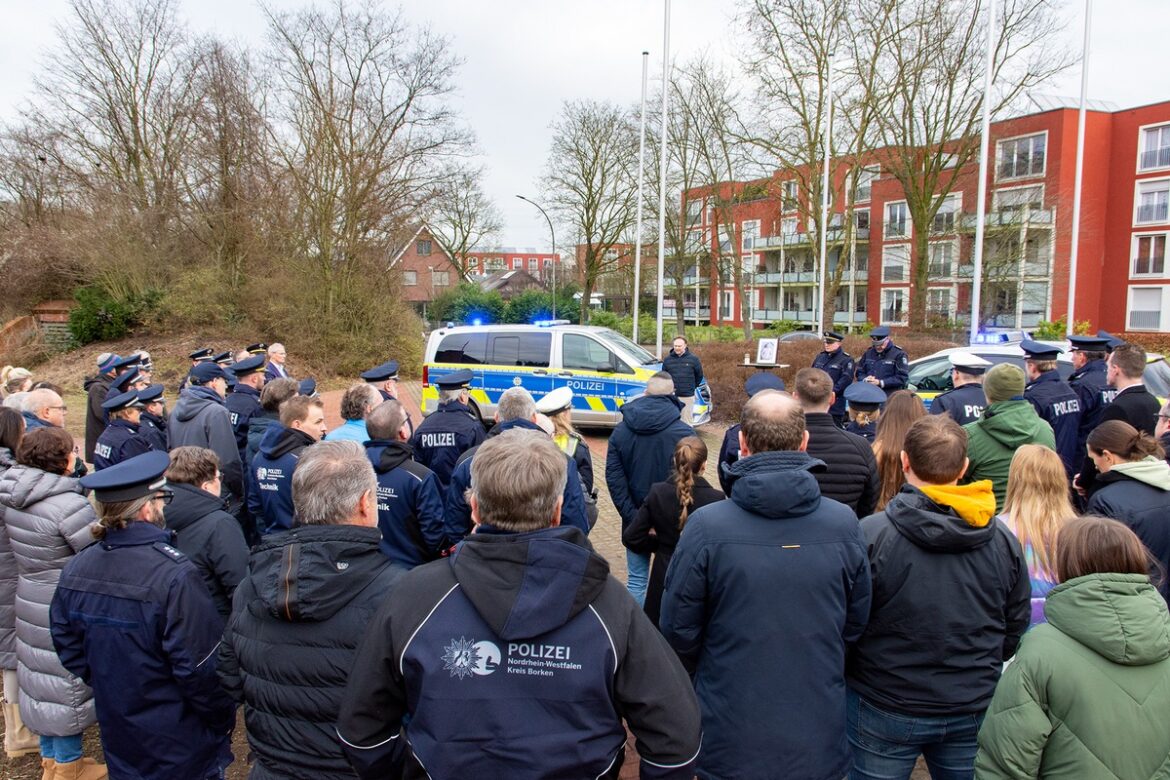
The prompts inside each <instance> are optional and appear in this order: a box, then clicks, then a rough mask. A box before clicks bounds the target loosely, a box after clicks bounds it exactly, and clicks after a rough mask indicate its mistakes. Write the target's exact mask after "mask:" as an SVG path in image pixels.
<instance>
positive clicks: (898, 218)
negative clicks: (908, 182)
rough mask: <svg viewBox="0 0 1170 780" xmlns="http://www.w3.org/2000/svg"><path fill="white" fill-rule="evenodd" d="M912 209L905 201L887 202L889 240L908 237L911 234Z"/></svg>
mask: <svg viewBox="0 0 1170 780" xmlns="http://www.w3.org/2000/svg"><path fill="white" fill-rule="evenodd" d="M909 225H910V209H909V208H907V207H906V203H905V201H897V202H896V203H887V204H886V234H885V237H886V239H887V240H893V239H896V238H906V237H907V236H909V235H910V227H909Z"/></svg>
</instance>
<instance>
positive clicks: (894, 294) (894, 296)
mask: <svg viewBox="0 0 1170 780" xmlns="http://www.w3.org/2000/svg"><path fill="white" fill-rule="evenodd" d="M905 321H906V291H905V290H882V322H884V323H886V324H887V325H897V324H900V323H904V322H905Z"/></svg>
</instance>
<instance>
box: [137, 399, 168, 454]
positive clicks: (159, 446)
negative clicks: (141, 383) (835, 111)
mask: <svg viewBox="0 0 1170 780" xmlns="http://www.w3.org/2000/svg"><path fill="white" fill-rule="evenodd" d="M138 400H139V401H141V402H142V415H141V417H140V419H139V421H138V435H139V436H141V437H142V438H144V439H146V440H147V441H148V442H150V448H151V449H152V450H158V451H159V452H166V451H167V450H168V449H170V448H169V447H168V446H167V404H166V399H165V398H163V386H162V385H151V386H150V387H148V388H146V389H145V390H139V391H138Z"/></svg>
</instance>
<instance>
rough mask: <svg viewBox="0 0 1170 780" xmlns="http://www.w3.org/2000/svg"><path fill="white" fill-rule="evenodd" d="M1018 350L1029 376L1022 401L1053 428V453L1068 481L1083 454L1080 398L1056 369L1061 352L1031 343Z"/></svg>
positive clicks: (1049, 345)
mask: <svg viewBox="0 0 1170 780" xmlns="http://www.w3.org/2000/svg"><path fill="white" fill-rule="evenodd" d="M1020 349H1022V350H1024V372H1025V373H1026V374H1027V375H1028V384H1027V385H1026V386H1025V387H1024V400H1025V401H1028V402H1029V403H1031V404H1032V406H1034V407H1035V408H1036V414H1038V415H1040V419H1042V420H1044V421H1045V422H1047V423H1048V424H1049V425H1051V426H1052V433H1053V434H1054V435H1055V437H1056V453H1057V454H1058V455H1060V459H1061V460H1062V461H1063V462H1064V468H1065V471H1067V472H1068V476H1069V478H1070V479H1071V478H1072V475H1073V474H1075V473H1076V472H1077V470H1078V469H1079V467H1080V465H1081V460H1082V458H1083V456H1084V451H1083V450H1078V449H1077V436H1078V434H1079V431H1080V426H1081V401H1080V398H1078V397H1077V393H1076V391H1075V390H1073V389H1072V388H1071V387H1069V385H1068V382H1065V381H1064V380H1063V379H1061V378H1060V372H1059V371H1057V370H1056V356H1057V355H1059V354H1060V353H1061V352H1063V351H1064V350H1062V349H1061V348H1060V347H1056V346H1053V345H1051V344H1043V343H1041V342H1039V341H1031V340H1025V341H1021V342H1020Z"/></svg>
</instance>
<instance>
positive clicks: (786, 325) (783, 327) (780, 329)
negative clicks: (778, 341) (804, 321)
mask: <svg viewBox="0 0 1170 780" xmlns="http://www.w3.org/2000/svg"><path fill="white" fill-rule="evenodd" d="M768 330H770V331H771V332H772V333H775V334H776V335H777V336H783V335H784V334H785V333H792V332H793V331H797V330H804V325H801V324H800V323H799V322H797V321H796V320H776V321H774V322H771V323H769V324H768Z"/></svg>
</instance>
